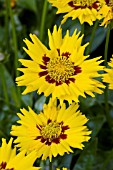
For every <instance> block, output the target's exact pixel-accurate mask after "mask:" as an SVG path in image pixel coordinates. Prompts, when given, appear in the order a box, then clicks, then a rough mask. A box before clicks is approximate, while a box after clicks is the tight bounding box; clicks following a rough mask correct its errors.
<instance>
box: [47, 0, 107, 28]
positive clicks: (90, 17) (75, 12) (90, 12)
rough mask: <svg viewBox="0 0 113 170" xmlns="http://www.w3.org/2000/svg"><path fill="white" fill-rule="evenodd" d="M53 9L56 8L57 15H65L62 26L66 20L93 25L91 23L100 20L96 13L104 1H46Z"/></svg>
mask: <svg viewBox="0 0 113 170" xmlns="http://www.w3.org/2000/svg"><path fill="white" fill-rule="evenodd" d="M48 1H49V2H50V3H52V5H53V6H54V7H57V8H58V11H57V14H59V13H66V14H65V15H64V16H63V20H62V24H63V23H64V22H65V21H66V20H67V18H69V17H72V19H73V20H74V19H76V18H78V19H79V21H80V23H81V24H83V23H84V22H87V23H88V24H89V25H93V21H96V19H101V16H100V15H98V11H99V9H100V7H101V5H102V4H103V3H105V2H104V0H48Z"/></svg>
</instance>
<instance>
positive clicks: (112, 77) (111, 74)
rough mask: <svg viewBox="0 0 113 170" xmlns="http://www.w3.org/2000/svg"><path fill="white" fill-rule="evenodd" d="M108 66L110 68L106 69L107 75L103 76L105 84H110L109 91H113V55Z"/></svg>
mask: <svg viewBox="0 0 113 170" xmlns="http://www.w3.org/2000/svg"><path fill="white" fill-rule="evenodd" d="M108 65H109V66H110V68H106V69H105V71H106V72H107V73H105V74H103V82H106V83H109V89H113V55H112V58H111V61H110V62H109V63H108Z"/></svg>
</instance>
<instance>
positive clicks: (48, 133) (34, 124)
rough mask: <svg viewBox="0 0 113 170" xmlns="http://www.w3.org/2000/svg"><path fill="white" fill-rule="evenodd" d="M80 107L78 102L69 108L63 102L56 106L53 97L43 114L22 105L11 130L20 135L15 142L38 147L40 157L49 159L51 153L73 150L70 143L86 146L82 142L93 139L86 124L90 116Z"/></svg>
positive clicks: (30, 148)
mask: <svg viewBox="0 0 113 170" xmlns="http://www.w3.org/2000/svg"><path fill="white" fill-rule="evenodd" d="M77 109H78V104H76V105H75V103H73V104H72V105H70V106H69V107H68V108H67V109H66V105H65V104H64V103H63V104H62V106H58V107H57V106H56V104H55V103H54V101H53V100H52V99H50V102H49V104H48V105H45V106H44V109H43V112H40V114H36V113H35V112H34V111H33V110H32V109H31V108H29V111H27V110H25V109H21V112H22V114H21V113H19V114H18V116H19V118H20V120H19V121H18V123H19V125H13V126H12V131H11V134H12V135H13V136H17V139H16V140H15V141H14V143H17V147H20V149H21V150H26V152H31V151H33V150H35V151H36V152H37V158H39V157H41V156H42V160H45V159H46V158H47V157H49V159H50V161H51V160H52V156H54V157H56V156H57V155H58V154H59V155H61V156H63V155H64V153H65V152H66V153H70V152H73V151H72V149H71V147H73V148H79V149H83V147H84V145H83V144H82V142H85V141H86V142H87V141H88V140H89V139H90V137H89V134H90V133H91V131H89V130H88V128H87V126H84V124H85V123H86V122H87V121H88V119H87V118H86V117H85V115H82V113H81V112H80V111H79V110H78V111H77Z"/></svg>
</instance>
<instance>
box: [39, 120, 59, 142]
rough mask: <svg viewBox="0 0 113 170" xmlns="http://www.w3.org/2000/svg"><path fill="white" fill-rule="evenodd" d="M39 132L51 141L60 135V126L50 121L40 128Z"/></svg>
mask: <svg viewBox="0 0 113 170" xmlns="http://www.w3.org/2000/svg"><path fill="white" fill-rule="evenodd" d="M40 133H41V135H42V137H43V138H44V139H49V142H51V141H52V140H53V139H56V138H58V137H59V136H60V134H61V126H60V125H59V123H57V122H50V123H49V124H47V125H46V126H44V127H42V128H41V131H40Z"/></svg>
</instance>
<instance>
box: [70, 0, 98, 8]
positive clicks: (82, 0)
mask: <svg viewBox="0 0 113 170" xmlns="http://www.w3.org/2000/svg"><path fill="white" fill-rule="evenodd" d="M96 1H97V0H73V4H74V5H78V6H88V7H89V6H92V4H94V3H95V2H96Z"/></svg>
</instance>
